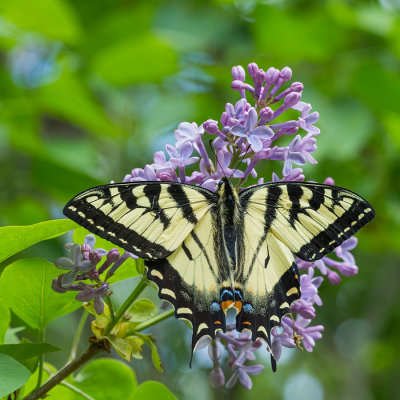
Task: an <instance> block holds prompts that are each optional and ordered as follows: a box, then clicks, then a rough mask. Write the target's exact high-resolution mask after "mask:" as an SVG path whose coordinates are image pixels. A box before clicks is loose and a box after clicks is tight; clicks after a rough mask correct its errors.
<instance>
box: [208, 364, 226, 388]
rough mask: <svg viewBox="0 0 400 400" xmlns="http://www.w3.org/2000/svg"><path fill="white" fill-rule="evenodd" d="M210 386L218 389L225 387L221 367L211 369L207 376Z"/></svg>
mask: <svg viewBox="0 0 400 400" xmlns="http://www.w3.org/2000/svg"><path fill="white" fill-rule="evenodd" d="M209 379H210V383H211V386H212V387H214V388H219V387H221V386H224V385H225V375H224V372H223V371H222V369H221V367H217V368H215V369H212V370H211V372H210V375H209Z"/></svg>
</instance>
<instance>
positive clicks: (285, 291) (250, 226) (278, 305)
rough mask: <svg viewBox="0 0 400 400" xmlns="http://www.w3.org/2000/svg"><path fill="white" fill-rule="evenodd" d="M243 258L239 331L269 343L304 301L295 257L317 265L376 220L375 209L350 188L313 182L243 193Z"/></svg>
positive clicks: (239, 276)
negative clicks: (295, 304) (297, 303)
mask: <svg viewBox="0 0 400 400" xmlns="http://www.w3.org/2000/svg"><path fill="white" fill-rule="evenodd" d="M240 202H241V205H242V208H243V213H244V219H243V243H244V249H245V256H244V257H243V262H242V265H240V268H239V269H238V272H237V274H236V281H237V286H238V287H241V288H242V291H243V307H242V309H241V312H240V313H239V314H238V316H237V329H238V330H240V331H241V330H243V329H246V328H247V329H250V330H251V331H252V334H253V340H254V339H255V338H257V337H261V338H263V339H265V340H266V341H267V343H270V339H269V336H270V330H271V328H272V327H273V326H276V325H280V321H281V319H282V317H283V316H284V315H285V314H287V313H289V312H290V306H291V304H292V303H293V302H294V301H296V300H297V299H298V298H299V297H300V286H299V280H298V276H299V274H298V268H297V265H296V263H295V259H294V256H298V257H300V258H302V259H304V260H307V261H315V260H318V259H320V258H322V257H323V256H324V255H326V254H328V253H329V252H331V251H332V250H333V249H334V248H335V247H337V246H338V245H340V244H341V243H342V242H343V241H344V240H346V239H348V238H349V237H350V236H352V235H353V234H354V233H355V232H357V231H358V230H359V229H360V228H361V227H362V226H363V225H365V224H366V223H367V222H368V221H370V220H371V219H372V218H373V217H374V215H375V214H374V211H373V209H372V207H371V206H370V205H369V204H368V203H367V202H366V201H365V200H364V199H363V198H361V197H360V196H358V195H356V194H355V193H353V192H350V191H348V190H346V189H342V188H338V187H335V186H328V185H320V184H313V183H298V182H286V183H272V184H265V185H259V186H255V187H252V188H249V189H246V190H244V191H243V192H241V193H240Z"/></svg>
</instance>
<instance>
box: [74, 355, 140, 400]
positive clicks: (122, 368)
mask: <svg viewBox="0 0 400 400" xmlns="http://www.w3.org/2000/svg"><path fill="white" fill-rule="evenodd" d="M72 384H73V385H74V386H76V387H77V388H79V389H81V390H83V391H84V392H85V393H87V394H88V395H90V396H91V397H93V398H94V399H96V400H109V399H126V398H128V396H129V393H132V392H133V391H134V390H135V388H136V385H137V384H136V377H135V373H134V372H133V370H132V369H131V368H130V367H129V366H128V365H126V364H125V363H123V362H121V361H118V360H113V359H111V358H102V359H98V360H95V361H92V362H91V363H89V364H87V365H86V366H85V367H83V369H82V370H81V371H80V372H79V374H78V375H77V376H76V377H75V378H74V380H73V382H72Z"/></svg>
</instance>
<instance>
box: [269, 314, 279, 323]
mask: <svg viewBox="0 0 400 400" xmlns="http://www.w3.org/2000/svg"><path fill="white" fill-rule="evenodd" d="M269 319H270V320H271V321H276V322H280V319H279V317H278V316H277V315H271V317H270V318H269Z"/></svg>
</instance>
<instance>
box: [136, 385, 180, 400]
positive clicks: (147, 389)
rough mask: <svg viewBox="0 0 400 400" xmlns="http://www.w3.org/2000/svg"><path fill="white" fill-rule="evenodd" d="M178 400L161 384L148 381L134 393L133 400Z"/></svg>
mask: <svg viewBox="0 0 400 400" xmlns="http://www.w3.org/2000/svg"><path fill="white" fill-rule="evenodd" d="M148 399H157V400H176V397H175V396H174V395H173V394H172V392H170V390H169V389H168V388H167V387H166V386H164V385H163V384H162V383H160V382H155V381H146V382H144V383H142V384H141V385H140V386H139V387H138V388H137V389H136V390H135V391H134V393H133V396H132V400H148Z"/></svg>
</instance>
